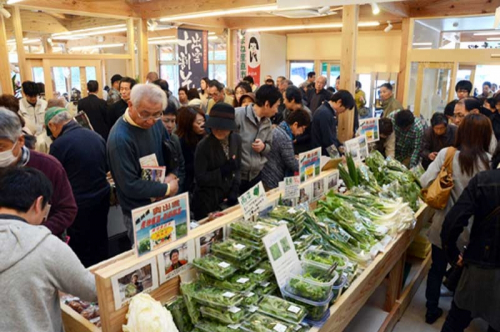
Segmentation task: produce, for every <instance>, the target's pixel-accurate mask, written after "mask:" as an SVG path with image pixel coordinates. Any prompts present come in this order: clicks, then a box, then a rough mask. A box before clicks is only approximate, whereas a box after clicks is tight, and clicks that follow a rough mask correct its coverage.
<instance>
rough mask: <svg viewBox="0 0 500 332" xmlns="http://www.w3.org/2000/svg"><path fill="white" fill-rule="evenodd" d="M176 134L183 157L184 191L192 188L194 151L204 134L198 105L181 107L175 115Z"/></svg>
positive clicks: (201, 115)
mask: <svg viewBox="0 0 500 332" xmlns="http://www.w3.org/2000/svg"><path fill="white" fill-rule="evenodd" d="M177 122H178V124H177V132H176V133H177V136H179V139H180V142H181V148H182V155H183V157H184V168H185V180H184V191H187V192H190V193H192V192H193V189H194V184H193V181H194V152H195V151H196V146H197V145H198V143H199V142H200V141H201V140H202V139H203V137H204V136H205V134H206V132H205V114H204V113H203V111H202V110H201V109H199V108H198V107H181V108H180V109H179V115H178V117H177Z"/></svg>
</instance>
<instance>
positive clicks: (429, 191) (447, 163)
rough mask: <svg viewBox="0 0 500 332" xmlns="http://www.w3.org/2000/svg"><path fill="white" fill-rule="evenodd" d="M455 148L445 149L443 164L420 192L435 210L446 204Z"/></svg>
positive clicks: (451, 179) (442, 207)
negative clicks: (435, 176) (431, 180)
mask: <svg viewBox="0 0 500 332" xmlns="http://www.w3.org/2000/svg"><path fill="white" fill-rule="evenodd" d="M456 151H457V149H455V148H454V147H449V148H448V150H447V151H446V157H445V159H444V164H443V166H442V167H441V170H440V171H439V174H438V176H437V178H436V179H435V180H434V181H433V182H432V183H431V185H430V186H429V187H428V188H425V189H422V191H421V194H422V197H423V198H424V201H425V203H426V204H427V205H429V206H430V207H432V208H434V209H436V210H443V209H444V208H445V207H446V205H447V204H448V200H449V198H450V194H451V190H452V189H453V186H454V184H453V158H454V157H455V153H456Z"/></svg>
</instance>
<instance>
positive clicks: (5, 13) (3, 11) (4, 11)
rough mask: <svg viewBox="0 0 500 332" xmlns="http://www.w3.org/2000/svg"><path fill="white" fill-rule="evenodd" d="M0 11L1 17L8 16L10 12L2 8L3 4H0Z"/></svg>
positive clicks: (7, 17)
mask: <svg viewBox="0 0 500 332" xmlns="http://www.w3.org/2000/svg"><path fill="white" fill-rule="evenodd" d="M0 13H2V15H3V17H5V18H6V19H9V18H10V13H9V11H8V10H7V9H5V8H3V6H1V5H0Z"/></svg>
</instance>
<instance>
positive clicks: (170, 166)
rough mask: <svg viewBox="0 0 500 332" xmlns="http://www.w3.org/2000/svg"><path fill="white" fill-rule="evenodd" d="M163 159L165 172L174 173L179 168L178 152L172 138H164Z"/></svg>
mask: <svg viewBox="0 0 500 332" xmlns="http://www.w3.org/2000/svg"><path fill="white" fill-rule="evenodd" d="M162 150H163V159H164V162H165V166H166V168H167V174H170V173H174V174H175V173H176V171H177V169H178V168H179V158H180V157H179V153H178V151H177V149H176V148H175V145H174V142H172V140H170V139H169V140H165V141H163V144H162Z"/></svg>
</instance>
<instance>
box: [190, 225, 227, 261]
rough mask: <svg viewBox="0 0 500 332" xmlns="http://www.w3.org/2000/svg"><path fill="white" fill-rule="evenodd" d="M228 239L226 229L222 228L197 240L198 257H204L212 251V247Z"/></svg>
mask: <svg viewBox="0 0 500 332" xmlns="http://www.w3.org/2000/svg"><path fill="white" fill-rule="evenodd" d="M225 239H226V228H225V227H221V228H218V229H216V230H215V231H213V232H210V233H207V234H205V235H202V236H200V237H199V238H197V239H196V257H198V258H200V257H204V256H206V255H208V254H209V253H210V251H211V248H212V245H213V244H214V243H217V242H222V241H224V240H225Z"/></svg>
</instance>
